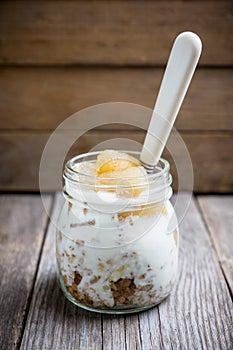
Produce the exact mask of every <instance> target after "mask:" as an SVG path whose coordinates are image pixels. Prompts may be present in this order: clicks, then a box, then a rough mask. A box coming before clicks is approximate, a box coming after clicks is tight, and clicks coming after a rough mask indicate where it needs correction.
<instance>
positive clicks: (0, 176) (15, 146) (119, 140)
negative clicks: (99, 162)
mask: <svg viewBox="0 0 233 350" xmlns="http://www.w3.org/2000/svg"><path fill="white" fill-rule="evenodd" d="M71 134H72V132H71ZM71 134H70V133H67V134H64V137H63V135H62V136H61V138H60V139H59V140H60V141H59V142H58V144H57V145H56V147H55V149H53V150H52V152H51V162H50V163H49V164H48V168H46V169H47V170H48V171H47V170H46V178H47V188H46V190H54V189H56V190H58V189H61V186H62V184H61V179H62V174H60V175H61V176H58V178H59V182H57V181H56V179H55V174H54V168H55V167H56V165H57V164H58V163H59V159H60V156H61V154H62V152H63V150H64V145H65V143H68V145H70V146H71V144H72V143H71V141H70V135H71ZM0 136H1V137H0V154H1V163H2V164H4V167H2V171H1V173H0V188H1V189H2V190H6V189H8V190H11V191H14V190H25V189H27V190H32V191H38V188H39V187H38V176H39V163H40V159H41V155H42V151H43V148H44V146H45V144H46V141H47V139H48V138H49V136H50V135H49V134H47V133H23V132H19V133H15V132H14V133H7V132H4V133H1V135H0ZM181 136H182V138H183V140H184V142H185V144H186V146H187V148H188V150H189V152H190V155H191V159H192V165H193V170H194V190H195V191H196V192H213V191H214V192H229V191H232V188H233V184H232V172H233V169H232V164H233V162H232V148H233V137H232V135H231V134H227V133H226V134H221V133H218V134H208V133H207V134H200V133H181ZM144 137H145V133H143V132H140V131H139V132H129V131H125V132H123V131H122V130H121V131H101V132H100V131H98V132H95V131H91V132H88V133H86V134H84V135H83V136H82V137H81V138H80V139H79V140H78V141H77V142H75V144H74V145H73V146H72V147H71V148H70V151H69V153H68V156H67V157H68V158H69V157H71V156H73V155H77V154H80V153H83V152H88V151H90V150H92V149H93V148H94V149H96V148H97V149H98V148H102V149H103V148H119V147H120V148H121V149H122V148H124V149H128V148H131V149H132V148H133V149H138V150H140V149H141V144H142V143H143V141H144ZM169 144H170V151H172V153H173V157H174V156H175V157H176V158H175V159H176V160H177V161H178V162H179V164H180V169H182V170H181V174H183V175H184V174H186V171H187V169H186V163H184V161H183V159H184V158H183V157H184V154H183V148H182V147H181V145H180V144H177V141H176V138H175V137H173V136H172V137H171V138H170V143H169ZM164 157H165V158H167V159H168V160H169V161H171V165H172V174H173V176H174V188H175V189H176V188H177V186H178V184H177V180H178V179H177V172H176V167H175V164H174V163H173V162H172V159H171V155H170V153H169V152H165V153H164ZM16 169H17V171H16ZM222 169H224V173H223V170H222ZM185 178H186V176H183V179H184V182H183V186H184V187H183V189H185V188H186V189H187V187H186V181H185ZM188 180H189V178H188V176H187V181H188Z"/></svg>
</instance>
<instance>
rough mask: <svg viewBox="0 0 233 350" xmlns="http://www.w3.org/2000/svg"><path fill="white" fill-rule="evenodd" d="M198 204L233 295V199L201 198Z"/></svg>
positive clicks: (226, 197) (230, 197)
mask: <svg viewBox="0 0 233 350" xmlns="http://www.w3.org/2000/svg"><path fill="white" fill-rule="evenodd" d="M198 203H199V204H200V207H201V209H202V212H201V214H202V216H203V218H204V220H205V221H206V224H207V227H208V230H209V233H210V235H211V239H212V241H213V245H214V247H215V249H216V251H217V254H218V260H219V262H220V264H221V265H222V269H223V271H224V274H225V276H226V279H227V282H228V285H229V287H230V289H231V293H232V294H233V245H232V238H233V237H232V223H233V197H232V196H221V197H220V196H208V197H204V196H199V197H198Z"/></svg>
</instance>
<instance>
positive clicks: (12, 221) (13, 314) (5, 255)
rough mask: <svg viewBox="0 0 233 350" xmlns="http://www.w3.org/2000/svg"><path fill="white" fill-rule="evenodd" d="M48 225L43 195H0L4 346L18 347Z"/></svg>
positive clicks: (0, 338) (7, 349)
mask: <svg viewBox="0 0 233 350" xmlns="http://www.w3.org/2000/svg"><path fill="white" fill-rule="evenodd" d="M44 199H45V201H46V203H47V205H48V206H50V204H51V199H52V198H51V196H49V195H47V196H45V197H44ZM46 225H47V216H46V214H45V211H44V209H43V207H42V203H41V199H40V196H33V195H1V196H0V290H1V293H0V314H1V317H0V348H1V349H4V350H13V349H17V348H18V345H19V342H20V338H21V332H22V330H23V327H24V320H25V317H26V315H27V308H28V304H29V303H30V297H31V291H32V288H33V285H34V278H35V274H36V268H37V263H38V259H39V254H40V250H41V245H42V241H43V237H44V233H45V230H46Z"/></svg>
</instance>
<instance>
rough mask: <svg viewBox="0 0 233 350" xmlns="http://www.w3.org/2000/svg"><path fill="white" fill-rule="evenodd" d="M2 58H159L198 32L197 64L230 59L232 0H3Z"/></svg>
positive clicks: (0, 8) (156, 60)
mask: <svg viewBox="0 0 233 350" xmlns="http://www.w3.org/2000/svg"><path fill="white" fill-rule="evenodd" d="M0 23H1V26H0V35H1V54H0V62H1V63H2V64H12V63H17V64H75V63H81V64H83V63H84V64H121V65H122V64H136V65H140V64H143V65H144V64H151V65H153V64H164V63H165V62H166V60H167V57H168V54H169V51H170V47H171V45H172V42H173V40H174V38H175V37H176V35H177V34H178V33H179V32H181V31H184V30H192V31H194V32H197V33H198V34H199V35H200V36H201V38H202V40H203V43H204V51H203V55H202V58H201V63H202V64H212V65H214V64H215V65H216V64H232V62H233V56H232V52H233V48H232V42H233V39H232V4H231V1H97V2H93V1H69V2H67V1H50V2H44V1H32V2H28V1H2V2H1V4H0Z"/></svg>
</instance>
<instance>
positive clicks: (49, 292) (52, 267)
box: [21, 195, 102, 350]
mask: <svg viewBox="0 0 233 350" xmlns="http://www.w3.org/2000/svg"><path fill="white" fill-rule="evenodd" d="M62 203H63V198H62V196H61V195H58V196H57V197H56V200H55V205H54V213H53V220H56V217H57V215H58V213H59V211H60V209H61V205H62ZM55 233H56V229H55V226H54V225H53V224H50V225H49V229H48V234H47V236H46V240H45V244H44V250H43V255H42V258H41V263H40V267H39V271H38V275H37V279H36V284H35V290H34V293H33V298H32V302H31V306H30V310H29V315H28V319H27V323H26V327H25V332H24V336H23V340H22V344H21V349H24V350H30V349H32V350H36V349H45V350H49V349H62V350H66V349H69V350H71V349H72V350H76V349H91V350H101V349H102V326H101V316H100V315H98V314H95V313H90V312H86V311H84V310H81V309H80V308H77V307H76V306H74V305H73V304H71V303H70V302H68V301H67V300H66V299H65V297H64V295H63V294H62V292H61V290H60V288H59V284H58V280H57V275H56V257H55Z"/></svg>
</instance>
